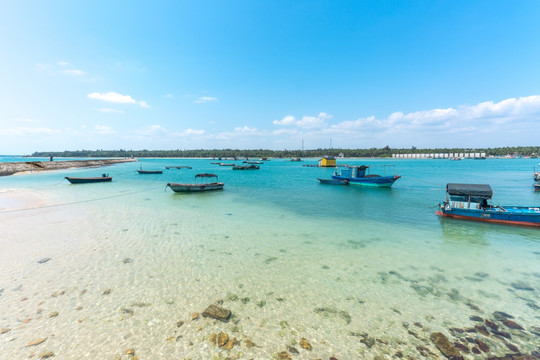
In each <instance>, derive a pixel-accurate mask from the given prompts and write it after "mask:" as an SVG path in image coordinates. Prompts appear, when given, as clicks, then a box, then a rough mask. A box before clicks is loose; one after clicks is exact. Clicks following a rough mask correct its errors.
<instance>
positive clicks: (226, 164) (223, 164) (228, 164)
mask: <svg viewBox="0 0 540 360" xmlns="http://www.w3.org/2000/svg"><path fill="white" fill-rule="evenodd" d="M219 166H236V165H235V164H230V163H219Z"/></svg>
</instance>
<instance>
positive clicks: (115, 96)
mask: <svg viewBox="0 0 540 360" xmlns="http://www.w3.org/2000/svg"><path fill="white" fill-rule="evenodd" d="M88 97H89V98H90V99H94V100H100V101H106V102H112V103H116V104H139V106H140V107H143V108H149V107H150V105H148V103H147V102H146V101H142V100H141V101H137V100H135V99H134V98H132V97H131V96H129V95H122V94H119V93H117V92H114V91H109V92H108V93H98V92H93V93H90V94H88Z"/></svg>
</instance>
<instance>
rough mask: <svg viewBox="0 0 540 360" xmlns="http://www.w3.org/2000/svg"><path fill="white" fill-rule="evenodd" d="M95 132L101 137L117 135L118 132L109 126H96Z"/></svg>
mask: <svg viewBox="0 0 540 360" xmlns="http://www.w3.org/2000/svg"><path fill="white" fill-rule="evenodd" d="M93 130H94V132H95V133H97V134H100V135H112V134H116V131H115V130H114V129H113V128H112V127H110V126H107V125H96V126H94V128H93Z"/></svg>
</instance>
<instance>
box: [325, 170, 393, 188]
mask: <svg viewBox="0 0 540 360" xmlns="http://www.w3.org/2000/svg"><path fill="white" fill-rule="evenodd" d="M386 166H389V165H385V167H386ZM368 169H369V166H367V165H361V166H345V167H344V168H343V169H340V170H339V173H338V171H335V172H334V174H332V179H334V180H342V181H343V180H347V181H348V183H349V184H351V185H364V186H375V187H391V186H392V185H394V182H396V180H398V179H399V178H401V176H399V175H395V174H394V175H375V174H368V173H367V170H368Z"/></svg>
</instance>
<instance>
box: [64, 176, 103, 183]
mask: <svg viewBox="0 0 540 360" xmlns="http://www.w3.org/2000/svg"><path fill="white" fill-rule="evenodd" d="M65 178H66V180H67V181H69V182H70V183H72V184H88V183H98V182H110V181H112V177H110V176H100V177H86V178H82V177H71V176H66V177H65Z"/></svg>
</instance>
